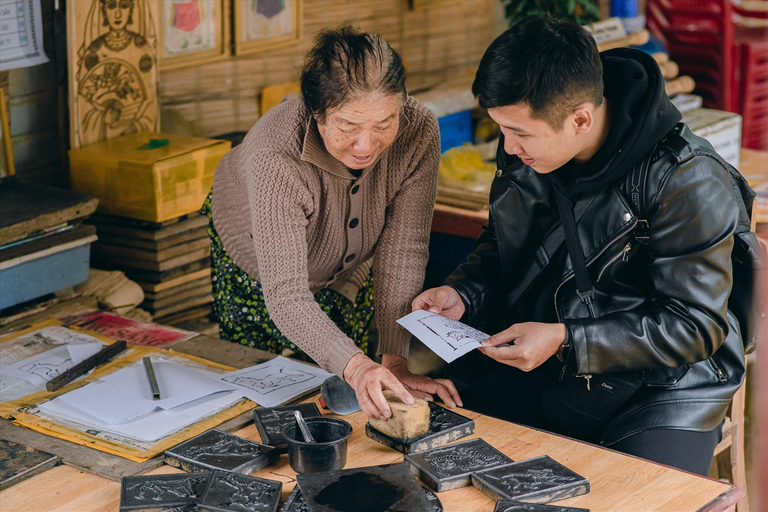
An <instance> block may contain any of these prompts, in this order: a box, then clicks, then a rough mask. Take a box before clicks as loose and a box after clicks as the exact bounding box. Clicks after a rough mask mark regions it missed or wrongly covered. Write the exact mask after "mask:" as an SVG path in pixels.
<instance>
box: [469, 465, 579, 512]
mask: <svg viewBox="0 0 768 512" xmlns="http://www.w3.org/2000/svg"><path fill="white" fill-rule="evenodd" d="M472 485H474V486H475V487H477V488H478V489H480V490H481V491H482V492H483V493H484V494H485V495H486V496H488V497H489V498H491V499H492V500H514V501H523V502H526V503H549V502H552V501H558V500H563V499H565V498H572V497H574V496H580V495H582V494H587V493H588V492H589V482H588V481H587V479H586V478H584V477H583V476H581V475H577V474H576V473H574V472H573V471H571V470H570V469H568V468H567V467H565V466H563V465H562V464H560V463H559V462H557V461H555V460H553V459H552V458H550V457H548V456H547V455H542V456H541V457H535V458H533V459H527V460H523V461H520V462H514V463H512V464H506V465H504V466H499V467H495V468H491V469H487V470H484V471H477V472H475V474H473V475H472Z"/></svg>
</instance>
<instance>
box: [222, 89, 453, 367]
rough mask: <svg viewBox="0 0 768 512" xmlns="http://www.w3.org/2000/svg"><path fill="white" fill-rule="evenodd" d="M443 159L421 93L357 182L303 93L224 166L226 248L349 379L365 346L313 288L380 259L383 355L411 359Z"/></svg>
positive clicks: (277, 315) (291, 332)
mask: <svg viewBox="0 0 768 512" xmlns="http://www.w3.org/2000/svg"><path fill="white" fill-rule="evenodd" d="M439 160H440V136H439V132H438V126H437V120H436V118H435V116H434V115H433V114H432V113H431V112H430V111H429V110H428V109H427V108H426V107H424V106H423V105H421V104H420V103H418V102H417V101H416V100H414V99H412V98H410V99H408V100H407V101H406V102H405V104H404V105H403V107H402V111H401V117H400V129H399V131H398V134H397V137H396V138H395V141H394V142H393V143H392V145H391V146H390V147H389V148H387V150H386V151H384V152H383V153H382V154H381V156H380V157H379V158H378V159H377V160H376V161H375V162H374V163H373V164H371V165H370V166H369V167H367V168H365V169H364V170H363V172H362V174H361V175H360V177H359V178H355V176H353V175H352V174H351V173H350V172H349V170H348V169H347V168H346V167H345V166H344V164H343V163H341V162H340V161H338V160H336V159H335V158H333V157H332V156H331V155H330V154H328V152H327V151H326V150H325V146H324V144H323V141H322V138H321V137H320V135H319V133H318V131H317V124H316V123H315V121H314V120H313V119H312V118H311V116H310V115H309V114H308V112H307V110H306V109H305V107H304V105H303V102H302V101H301V98H299V97H296V98H292V99H289V100H288V101H286V102H284V103H282V104H281V105H279V106H277V107H275V108H273V109H272V110H270V111H269V112H268V113H267V114H266V115H264V116H263V117H262V118H261V119H260V120H259V121H258V122H257V123H256V124H255V125H254V127H253V128H252V129H251V131H250V132H249V133H248V135H247V136H246V138H245V140H244V141H243V143H242V144H241V145H239V146H238V147H236V148H235V149H233V150H232V151H230V152H229V153H228V154H227V155H225V156H224V158H223V159H222V160H221V162H220V163H219V167H218V168H217V169H216V176H215V178H214V182H213V196H212V204H213V222H214V225H215V227H216V230H217V231H218V233H219V237H220V238H221V241H222V243H223V244H224V248H225V249H226V250H227V252H229V254H230V256H231V257H232V260H233V261H234V262H235V263H236V264H237V265H238V266H239V267H240V268H242V269H243V270H245V271H246V272H248V274H250V275H251V276H252V277H253V278H254V279H256V280H258V281H259V282H260V283H261V286H262V289H263V292H264V300H265V302H266V305H267V309H268V310H269V314H270V316H271V317H272V320H273V321H274V322H275V325H277V327H278V328H279V329H280V331H281V332H282V333H283V334H284V335H285V336H286V337H287V338H288V339H290V340H291V341H292V342H294V343H295V344H296V345H298V346H299V347H301V348H302V350H304V351H305V352H306V353H307V354H308V355H309V356H310V357H312V359H314V360H315V361H317V362H318V363H319V364H320V365H321V366H322V367H323V368H325V369H327V370H328V371H331V372H333V373H335V374H337V375H339V376H341V375H342V372H343V370H344V367H345V366H346V364H347V362H348V361H349V359H350V358H351V357H352V356H353V355H354V354H355V353H357V352H360V350H359V349H358V348H357V347H355V345H354V342H353V341H352V340H351V339H350V338H348V337H347V336H346V335H345V334H344V333H342V332H341V331H340V330H339V328H338V327H336V325H335V324H334V323H333V322H332V321H331V320H330V318H328V316H326V315H325V314H324V313H323V311H322V310H321V309H320V307H319V306H318V304H317V303H316V302H315V301H314V298H313V292H315V291H317V290H320V289H321V288H324V287H327V286H329V285H330V284H332V283H333V282H334V281H341V280H344V279H347V278H348V277H350V276H352V274H354V271H355V269H356V268H357V267H358V266H359V265H360V264H363V263H364V262H366V261H367V260H369V259H370V258H371V257H373V256H375V260H374V261H375V264H374V289H375V309H376V323H377V325H378V328H379V349H378V350H379V353H384V354H395V355H400V356H403V357H407V355H408V343H409V339H410V337H409V334H408V333H407V331H405V330H404V329H403V328H402V327H400V326H399V325H397V324H396V323H395V321H396V320H397V319H398V318H400V317H402V316H403V315H405V314H407V313H409V312H410V309H411V308H410V303H411V301H412V300H413V298H414V297H415V296H416V295H417V294H418V293H419V292H420V291H421V287H422V285H423V281H424V268H425V266H426V263H427V257H428V242H429V232H430V225H431V220H432V209H433V204H434V200H435V187H436V181H437V171H438V165H439ZM353 219H357V222H352V221H353ZM351 226H355V227H351Z"/></svg>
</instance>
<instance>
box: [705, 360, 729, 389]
mask: <svg viewBox="0 0 768 512" xmlns="http://www.w3.org/2000/svg"><path fill="white" fill-rule="evenodd" d="M707 362H708V363H709V366H710V368H712V371H713V372H715V375H717V378H718V379H720V383H721V384H725V383H726V382H728V376H727V375H726V374H725V372H724V371H723V369H722V368H720V365H719V364H717V362H716V361H715V360H714V359H713V358H711V357H710V358H709V359H707Z"/></svg>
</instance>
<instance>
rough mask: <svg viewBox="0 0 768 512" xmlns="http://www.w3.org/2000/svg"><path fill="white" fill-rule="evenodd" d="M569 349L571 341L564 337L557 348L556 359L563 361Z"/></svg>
mask: <svg viewBox="0 0 768 512" xmlns="http://www.w3.org/2000/svg"><path fill="white" fill-rule="evenodd" d="M570 349H571V342H570V341H569V340H568V338H566V339H565V341H564V342H563V343H562V344H561V345H560V348H559V349H557V360H558V361H560V362H561V363H564V362H565V359H566V357H568V351H569V350H570Z"/></svg>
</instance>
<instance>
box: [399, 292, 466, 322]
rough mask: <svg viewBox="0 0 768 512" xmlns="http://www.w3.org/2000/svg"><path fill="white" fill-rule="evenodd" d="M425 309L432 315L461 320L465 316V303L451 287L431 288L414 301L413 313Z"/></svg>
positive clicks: (412, 305) (412, 304)
mask: <svg viewBox="0 0 768 512" xmlns="http://www.w3.org/2000/svg"><path fill="white" fill-rule="evenodd" d="M420 309H424V310H427V311H430V312H432V313H437V314H438V315H441V316H444V317H446V318H451V319H453V320H459V319H460V318H461V317H462V316H464V309H465V308H464V301H462V300H461V296H460V295H459V292H457V291H456V290H455V289H453V288H451V287H450V286H439V287H437V288H431V289H429V290H427V291H425V292H422V293H421V295H419V296H418V297H416V298H415V299H413V302H412V303H411V311H418V310H420Z"/></svg>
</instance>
